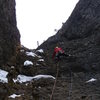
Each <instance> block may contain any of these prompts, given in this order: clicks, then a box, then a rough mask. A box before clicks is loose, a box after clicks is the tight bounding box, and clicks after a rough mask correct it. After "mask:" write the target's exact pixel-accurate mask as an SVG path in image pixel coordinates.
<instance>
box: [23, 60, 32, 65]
mask: <svg viewBox="0 0 100 100" xmlns="http://www.w3.org/2000/svg"><path fill="white" fill-rule="evenodd" d="M29 65H33V63H32V62H31V61H29V60H26V61H25V62H24V66H29Z"/></svg>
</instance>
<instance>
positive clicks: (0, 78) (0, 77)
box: [0, 69, 8, 83]
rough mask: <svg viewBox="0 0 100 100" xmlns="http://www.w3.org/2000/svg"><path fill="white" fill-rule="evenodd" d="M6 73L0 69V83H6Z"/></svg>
mask: <svg viewBox="0 0 100 100" xmlns="http://www.w3.org/2000/svg"><path fill="white" fill-rule="evenodd" d="M7 75H8V72H7V71H4V70H1V69H0V82H2V83H8V79H7Z"/></svg>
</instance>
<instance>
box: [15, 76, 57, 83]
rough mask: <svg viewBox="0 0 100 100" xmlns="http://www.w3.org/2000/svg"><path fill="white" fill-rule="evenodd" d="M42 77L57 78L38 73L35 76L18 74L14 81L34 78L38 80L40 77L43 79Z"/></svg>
mask: <svg viewBox="0 0 100 100" xmlns="http://www.w3.org/2000/svg"><path fill="white" fill-rule="evenodd" d="M41 78H52V79H55V77H53V76H51V75H36V76H34V77H31V76H25V75H18V76H17V79H13V81H14V82H20V83H23V82H29V81H31V80H33V79H35V80H38V79H41Z"/></svg>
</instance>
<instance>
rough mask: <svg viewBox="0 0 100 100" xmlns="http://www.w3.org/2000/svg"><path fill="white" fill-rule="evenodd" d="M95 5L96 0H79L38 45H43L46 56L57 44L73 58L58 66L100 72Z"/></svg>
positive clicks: (98, 16) (98, 0)
mask: <svg viewBox="0 0 100 100" xmlns="http://www.w3.org/2000/svg"><path fill="white" fill-rule="evenodd" d="M99 5H100V0H80V1H79V2H78V3H77V5H76V7H75V9H74V11H73V12H72V14H71V16H70V17H69V19H68V20H67V21H66V22H65V23H64V24H63V26H62V28H61V29H60V30H59V31H58V32H57V34H56V35H55V36H52V37H50V38H49V39H48V40H47V41H46V42H44V43H43V44H42V45H41V46H40V47H39V48H44V50H45V51H47V52H48V55H49V59H50V58H51V56H52V53H53V49H54V47H55V46H56V45H58V46H61V47H62V48H63V49H64V50H65V52H66V53H68V54H71V55H72V56H74V57H76V60H73V62H68V61H67V63H66V61H65V62H64V63H63V64H62V66H68V67H70V68H72V69H73V71H100V67H99V65H100V53H99V52H100V46H99V45H100V12H99V10H100V6H99ZM65 69H66V67H65ZM65 69H64V70H65ZM75 69H77V70H75ZM65 71H66V70H65Z"/></svg>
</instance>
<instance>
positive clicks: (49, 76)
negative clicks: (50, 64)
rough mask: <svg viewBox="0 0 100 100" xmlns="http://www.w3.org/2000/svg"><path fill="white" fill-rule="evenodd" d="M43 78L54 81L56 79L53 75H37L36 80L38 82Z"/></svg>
mask: <svg viewBox="0 0 100 100" xmlns="http://www.w3.org/2000/svg"><path fill="white" fill-rule="evenodd" d="M41 78H52V79H55V77H53V76H51V75H36V76H34V79H36V80H38V79H41Z"/></svg>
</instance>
